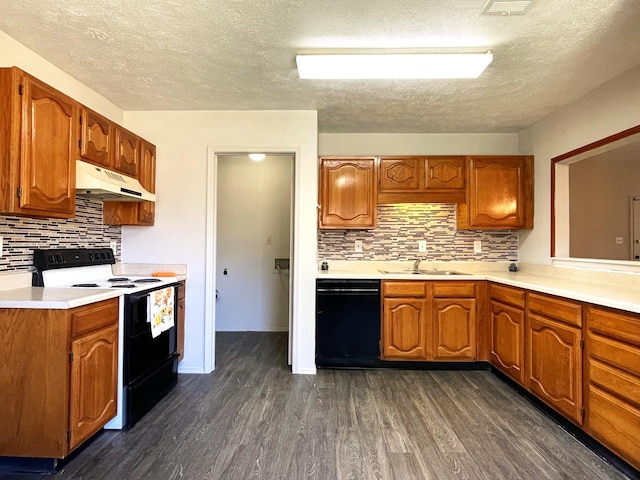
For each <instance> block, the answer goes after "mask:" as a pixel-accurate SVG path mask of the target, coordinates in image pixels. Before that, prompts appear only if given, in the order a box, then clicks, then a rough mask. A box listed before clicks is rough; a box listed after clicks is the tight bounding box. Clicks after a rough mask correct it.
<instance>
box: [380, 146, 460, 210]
mask: <svg viewBox="0 0 640 480" xmlns="http://www.w3.org/2000/svg"><path fill="white" fill-rule="evenodd" d="M464 188H465V157H457V156H428V157H422V156H421V157H414V156H397V157H380V182H379V190H378V203H380V204H387V203H407V202H409V203H429V202H435V203H458V202H464V199H465V190H464Z"/></svg>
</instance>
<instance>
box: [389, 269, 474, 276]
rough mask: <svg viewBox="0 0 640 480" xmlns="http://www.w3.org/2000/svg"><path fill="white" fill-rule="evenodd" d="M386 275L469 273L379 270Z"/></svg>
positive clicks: (460, 273) (456, 273) (458, 273)
mask: <svg viewBox="0 0 640 480" xmlns="http://www.w3.org/2000/svg"><path fill="white" fill-rule="evenodd" d="M378 271H379V272H380V273H384V274H385V275H467V274H466V273H462V272H456V271H454V270H420V269H419V270H414V269H412V268H407V269H406V270H378Z"/></svg>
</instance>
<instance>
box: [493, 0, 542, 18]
mask: <svg viewBox="0 0 640 480" xmlns="http://www.w3.org/2000/svg"><path fill="white" fill-rule="evenodd" d="M533 2H534V0H489V1H488V2H487V3H485V5H484V7H482V11H481V12H480V15H503V16H509V15H524V14H525V13H527V12H528V11H529V10H530V9H531V7H532V5H533Z"/></svg>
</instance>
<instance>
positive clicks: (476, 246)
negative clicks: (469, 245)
mask: <svg viewBox="0 0 640 480" xmlns="http://www.w3.org/2000/svg"><path fill="white" fill-rule="evenodd" d="M473 253H482V240H474V241H473Z"/></svg>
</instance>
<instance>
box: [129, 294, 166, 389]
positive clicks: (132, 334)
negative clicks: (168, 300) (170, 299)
mask: <svg viewBox="0 0 640 480" xmlns="http://www.w3.org/2000/svg"><path fill="white" fill-rule="evenodd" d="M177 286H178V284H177V283H176V284H170V285H163V286H162V288H166V287H174V305H175V308H174V315H175V316H176V317H175V318H174V323H175V325H177V311H178V309H177V306H178V299H177V293H178V290H177V288H176V287H177ZM156 290H159V288H154V289H150V290H145V291H144V292H139V293H134V294H130V295H125V299H124V362H123V370H124V371H123V375H124V384H125V385H130V384H131V383H133V382H135V381H136V380H138V379H140V378H141V377H143V376H144V375H145V374H146V373H148V372H151V371H153V370H154V369H156V368H157V367H158V366H159V365H161V364H162V363H163V362H166V361H167V359H169V358H170V357H171V356H172V355H174V354H175V353H176V351H177V338H178V336H177V328H176V326H175V325H174V326H173V327H172V328H170V329H169V330H166V331H164V332H162V333H161V334H160V335H159V336H157V337H156V338H153V337H152V336H151V325H150V324H149V321H148V319H149V315H148V303H149V302H148V300H149V295H150V294H151V293H152V292H154V291H156Z"/></svg>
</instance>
